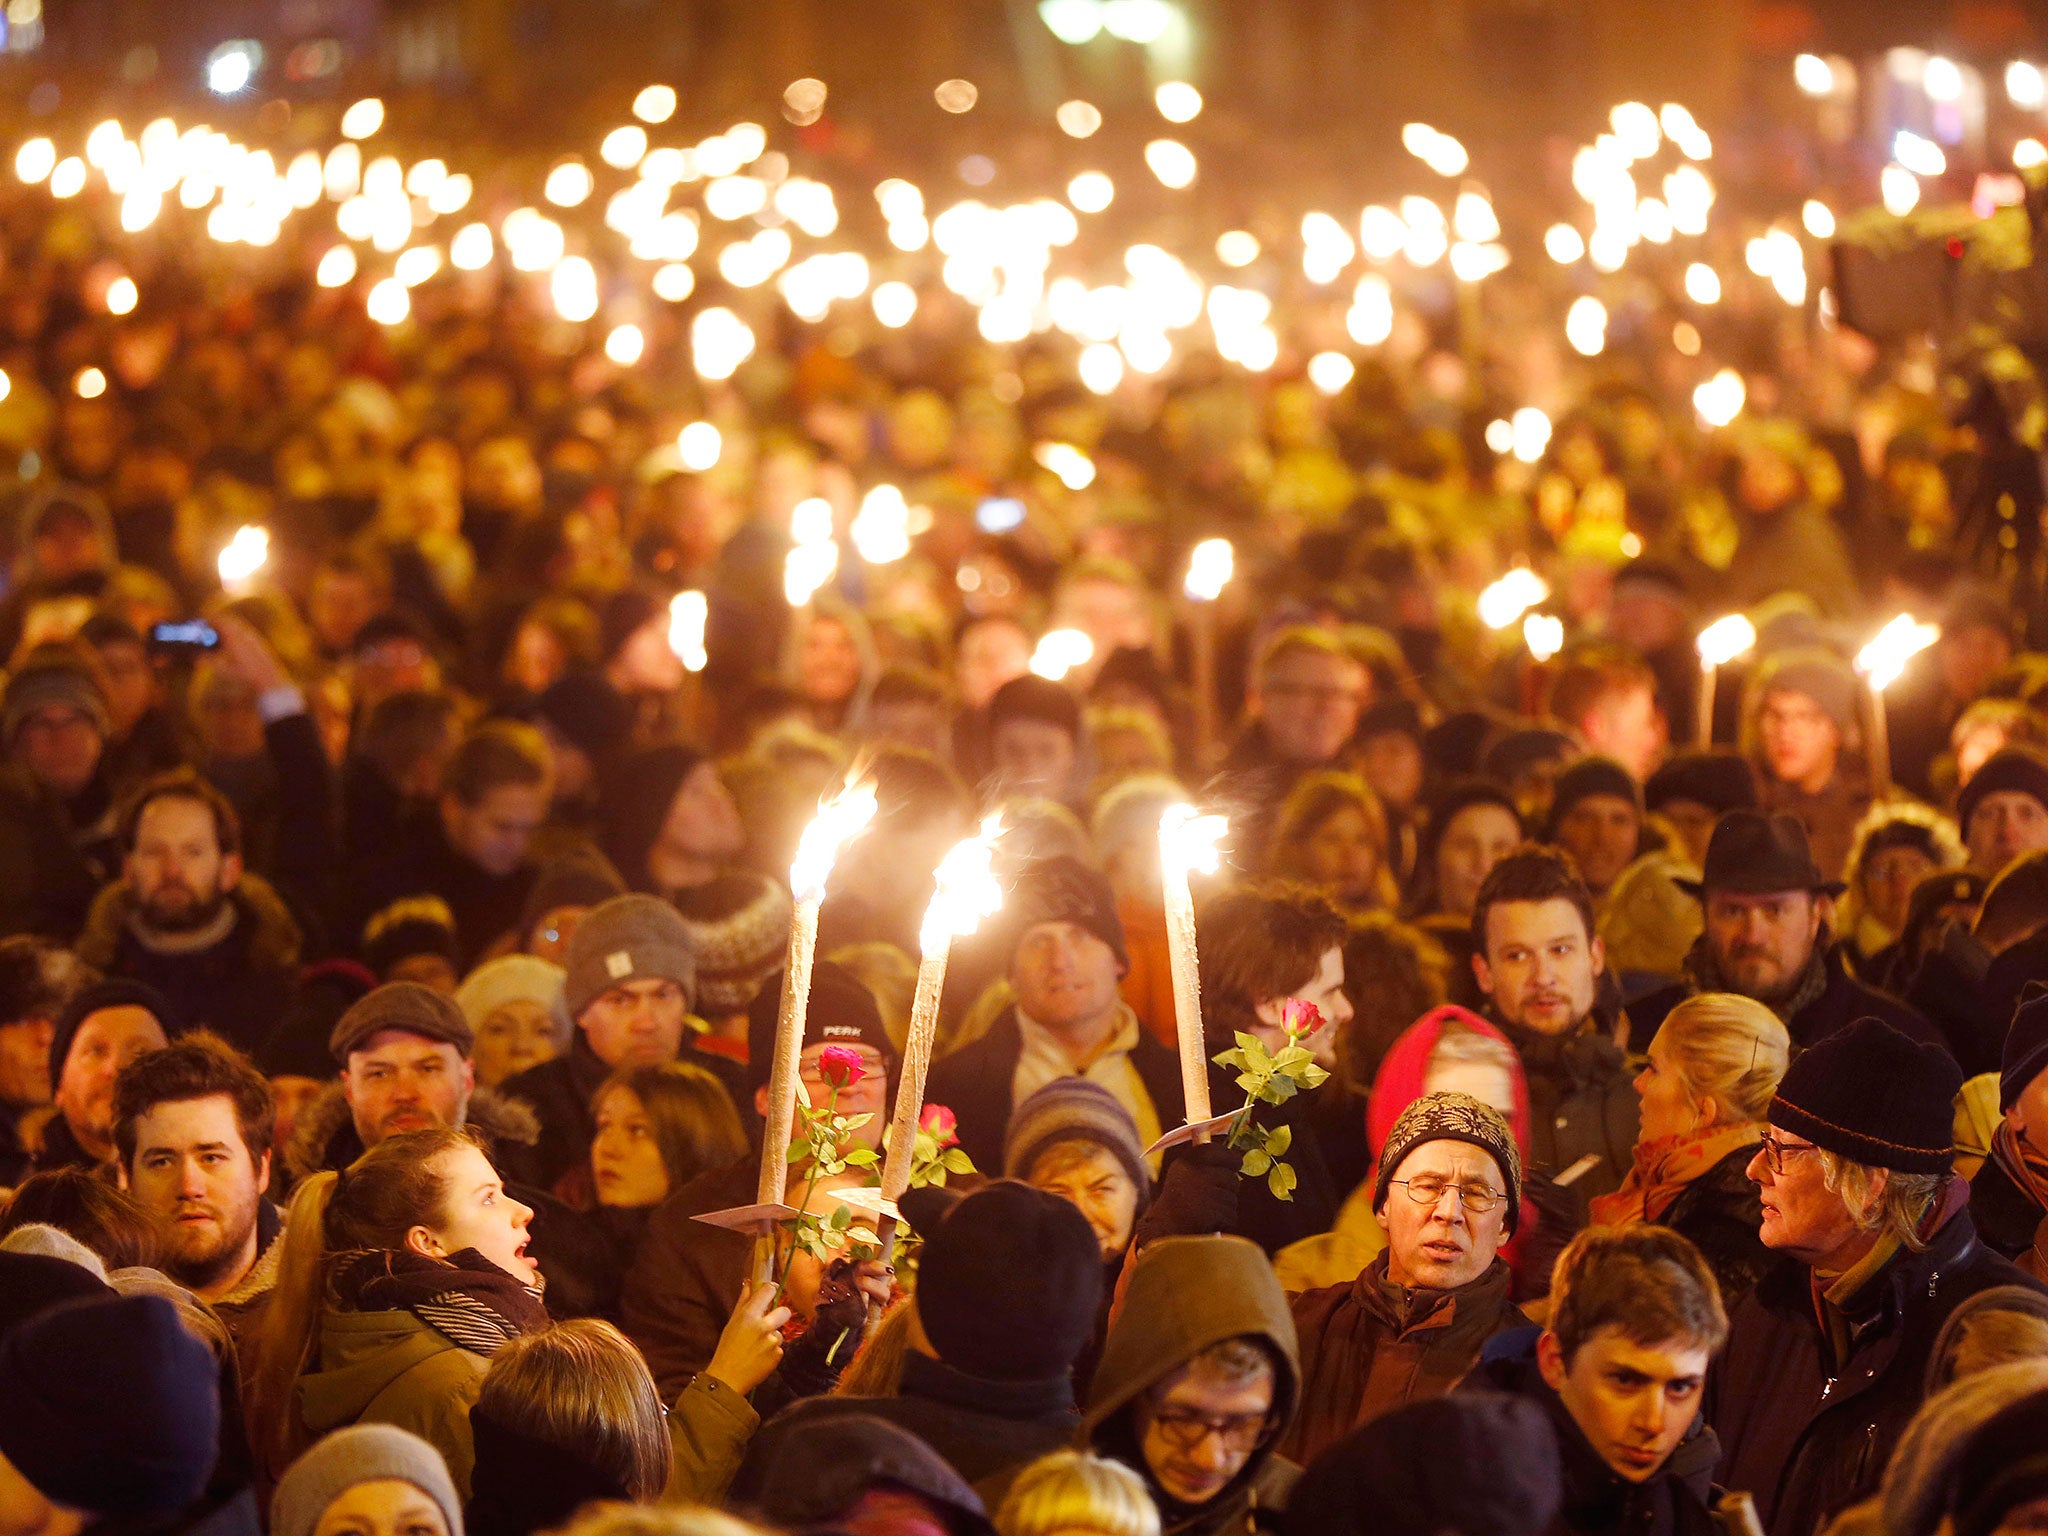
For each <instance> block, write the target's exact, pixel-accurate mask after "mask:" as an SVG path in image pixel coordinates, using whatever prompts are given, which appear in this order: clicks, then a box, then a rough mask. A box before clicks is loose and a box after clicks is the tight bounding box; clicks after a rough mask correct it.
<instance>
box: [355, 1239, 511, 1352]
mask: <svg viewBox="0 0 2048 1536" xmlns="http://www.w3.org/2000/svg"><path fill="white" fill-rule="evenodd" d="M334 1298H335V1301H336V1302H337V1303H338V1304H339V1305H340V1306H342V1307H344V1308H346V1309H347V1310H349V1311H354V1312H381V1311H403V1312H410V1313H411V1314H412V1315H413V1316H414V1317H416V1318H418V1319H419V1320H420V1321H421V1322H423V1323H425V1324H426V1325H427V1326H428V1327H430V1328H432V1329H434V1330H435V1331H436V1332H439V1333H442V1334H445V1335H447V1337H449V1338H450V1339H453V1340H454V1341H455V1342H456V1343H457V1344H459V1345H461V1346H462V1347H463V1348H464V1349H467V1350H473V1351H474V1352H475V1353H477V1354H479V1355H494V1354H496V1353H497V1352H498V1351H499V1350H500V1349H501V1348H503V1347H504V1346H505V1345H506V1344H508V1343H510V1342H511V1341H512V1340H513V1339H516V1338H519V1337H520V1336H521V1335H523V1334H528V1333H537V1332H538V1331H540V1330H541V1329H543V1328H545V1327H546V1326H547V1325H548V1314H547V1309H546V1308H545V1307H543V1306H542V1305H541V1301H540V1291H539V1289H538V1288H537V1287H534V1286H528V1285H523V1284H521V1283H520V1282H519V1281H518V1280H517V1279H515V1278H514V1277H513V1276H511V1275H510V1274H507V1273H506V1272H505V1271H504V1270H502V1269H500V1268H499V1267H498V1266H497V1265H495V1264H493V1263H492V1262H491V1261H490V1260H489V1259H487V1258H485V1257H484V1256H483V1255H482V1254H481V1253H479V1252H477V1251H476V1249H474V1248H463V1249H459V1250H457V1251H456V1252H454V1253H451V1254H450V1255H448V1257H447V1258H445V1259H432V1258H428V1257H427V1256H426V1255H425V1254H423V1253H414V1252H413V1251H412V1250H411V1249H409V1248H401V1249H391V1248H374V1249H366V1250H363V1251H360V1252H357V1253H351V1254H343V1255H341V1257H340V1259H339V1261H338V1264H337V1266H336V1269H335V1274H334Z"/></svg>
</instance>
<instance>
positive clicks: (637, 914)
mask: <svg viewBox="0 0 2048 1536" xmlns="http://www.w3.org/2000/svg"><path fill="white" fill-rule="evenodd" d="M568 962H569V965H568V970H569V973H568V976H567V978H566V979H565V980H564V981H563V983H562V1000H563V1002H564V1003H565V1004H566V1005H567V1007H568V1010H569V1017H570V1018H572V1019H580V1018H582V1017H583V1010H584V1009H586V1008H588V1007H589V1006H590V1005H591V1004H592V1003H594V1002H596V1001H597V1000H598V999H599V998H600V997H602V996H604V994H605V993H607V992H609V991H610V990H611V989H612V988H613V987H619V986H624V985H625V984H626V983H627V982H631V981H672V982H674V983H675V984H676V985H677V986H679V987H681V988H682V989H683V995H684V996H685V997H686V998H694V997H695V996H696V991H697V957H696V955H695V954H694V953H693V952H692V950H691V947H690V931H689V930H688V929H687V928H685V927H684V926H683V920H682V918H680V917H678V916H677V915H676V909H675V908H674V907H672V906H670V905H669V904H668V903H667V902H665V901H663V900H661V899H660V898H659V897H657V896H642V895H639V894H638V893H629V894H627V895H625V896H614V897H613V898H612V899H611V900H610V901H607V902H605V903H604V904H603V905H602V906H597V907H592V908H591V909H590V911H588V912H587V913H585V914H584V917H583V921H582V922H580V923H578V924H577V925H576V931H575V933H574V934H572V935H570V938H569V954H568Z"/></svg>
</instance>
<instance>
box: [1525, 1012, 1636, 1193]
mask: <svg viewBox="0 0 2048 1536" xmlns="http://www.w3.org/2000/svg"><path fill="white" fill-rule="evenodd" d="M1492 1022H1493V1023H1494V1025H1495V1026H1496V1027H1497V1028H1499V1029H1500V1031H1501V1032H1502V1033H1503V1034H1505V1035H1506V1036H1507V1037H1508V1042H1509V1044H1511V1045H1513V1046H1514V1048H1515V1053H1516V1054H1517V1055H1518V1056H1520V1057H1521V1058H1522V1071H1523V1072H1524V1074H1526V1076H1527V1077H1528V1081H1529V1141H1530V1149H1529V1150H1530V1159H1529V1165H1530V1167H1531V1168H1532V1169H1534V1170H1535V1171H1536V1172H1539V1173H1542V1174H1544V1175H1545V1176H1546V1177H1548V1178H1550V1179H1551V1180H1552V1181H1555V1180H1556V1179H1557V1176H1558V1175H1559V1174H1561V1173H1563V1172H1564V1171H1565V1170H1566V1169H1568V1168H1571V1167H1572V1166H1574V1165H1575V1164H1577V1163H1578V1162H1579V1161H1580V1159H1582V1158H1586V1157H1592V1158H1594V1159H1595V1162H1594V1164H1593V1166H1592V1167H1591V1168H1589V1169H1587V1170H1586V1171H1585V1172H1584V1173H1582V1174H1580V1175H1579V1176H1578V1177H1577V1178H1575V1179H1573V1180H1572V1181H1571V1183H1570V1184H1568V1185H1564V1186H1562V1187H1561V1191H1560V1192H1561V1193H1562V1194H1563V1195H1564V1197H1565V1199H1564V1202H1563V1203H1564V1205H1565V1206H1566V1207H1567V1208H1568V1210H1569V1213H1570V1222H1569V1225H1570V1229H1571V1230H1572V1231H1577V1230H1578V1229H1579V1228H1580V1227H1583V1226H1584V1225H1585V1224H1586V1202H1587V1201H1589V1200H1591V1199H1592V1198H1593V1197H1594V1196H1596V1195H1606V1194H1612V1193H1613V1192H1614V1191H1615V1190H1617V1189H1619V1188H1620V1187H1621V1181H1622V1180H1623V1179H1625V1178H1627V1177H1628V1171H1629V1169H1630V1168H1631V1167H1633V1166H1634V1163H1635V1145H1636V1127H1637V1125H1638V1123H1639V1122H1640V1120H1641V1116H1642V1100H1640V1099H1639V1098H1637V1097H1636V1091H1635V1086H1634V1084H1635V1075H1636V1069H1635V1067H1634V1065H1633V1064H1631V1062H1630V1061H1629V1059H1628V1055H1627V1053H1626V1052H1624V1051H1623V1050H1622V1048H1621V1047H1620V1046H1618V1045H1616V1044H1615V1043H1614V1041H1613V1039H1612V1038H1611V1037H1609V1036H1608V1035H1607V1034H1606V1033H1604V1032H1602V1031H1601V1030H1600V1028H1599V1027H1598V1026H1597V1025H1589V1027H1588V1028H1586V1029H1585V1030H1584V1031H1583V1032H1581V1033H1579V1034H1576V1035H1572V1036H1570V1037H1568V1038H1567V1037H1561V1036H1556V1035H1539V1034H1535V1033H1534V1032H1532V1031H1530V1030H1526V1029H1522V1028H1520V1027H1518V1026H1516V1025H1513V1024H1508V1023H1504V1022H1503V1021H1501V1020H1500V1019H1498V1018H1495V1019H1493V1021H1492Z"/></svg>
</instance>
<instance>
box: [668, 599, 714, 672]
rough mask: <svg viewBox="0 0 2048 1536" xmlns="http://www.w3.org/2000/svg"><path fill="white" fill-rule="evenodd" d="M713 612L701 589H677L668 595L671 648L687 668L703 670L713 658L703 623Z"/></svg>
mask: <svg viewBox="0 0 2048 1536" xmlns="http://www.w3.org/2000/svg"><path fill="white" fill-rule="evenodd" d="M710 612H711V611H710V605H709V604H708V603H707V602H706V601H705V598H704V594H703V593H702V592H678V593H677V594H676V595H675V596H674V597H673V598H671V599H669V605H668V648H669V649H670V650H672V651H674V652H675V653H676V660H677V661H680V662H681V663H682V664H683V667H684V669H685V670H687V671H690V672H702V671H703V670H704V664H705V662H706V661H708V660H709V659H710V658H709V657H708V656H707V655H706V654H705V651H704V624H705V621H706V620H707V619H708V618H709V617H710Z"/></svg>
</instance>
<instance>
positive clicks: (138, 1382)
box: [0, 1296, 310, 1529]
mask: <svg viewBox="0 0 2048 1536" xmlns="http://www.w3.org/2000/svg"><path fill="white" fill-rule="evenodd" d="M219 1380H220V1372H219V1371H218V1369H217V1368H216V1367H215V1365H214V1360H213V1356H212V1355H211V1354H210V1353H209V1352H208V1351H207V1348H206V1346H205V1345H204V1344H202V1343H200V1342H199V1340H198V1339H197V1338H195V1337H193V1335H192V1334H191V1333H189V1332H187V1331H186V1328H185V1325H184V1324H183V1323H181V1322H179V1321H178V1311H177V1308H175V1307H173V1306H172V1305H171V1304H170V1303H169V1302H167V1301H165V1300H164V1299H163V1298H162V1297H160V1296H110V1297H106V1298H103V1299H84V1300H77V1301H66V1302H60V1303H58V1304H57V1305H56V1306H53V1307H50V1308H49V1309H48V1310H46V1311H43V1312H40V1313H38V1314H37V1315H35V1316H34V1317H32V1318H30V1319H29V1320H28V1321H26V1322H24V1323H21V1324H19V1325H17V1326H16V1327H15V1328H14V1329H13V1330H12V1331H11V1332H9V1333H8V1334H7V1335H6V1336H5V1337H4V1338H0V1456H5V1457H6V1458H7V1460H8V1461H10V1462H12V1463H13V1465H14V1468H15V1470H16V1471H18V1472H19V1473H20V1474H21V1475H22V1476H23V1477H24V1478H26V1479H27V1481H28V1483H29V1485H30V1486H31V1487H33V1488H34V1489H35V1490H36V1491H37V1492H38V1493H40V1494H42V1495H43V1496H44V1497H45V1498H47V1499H49V1500H51V1501H52V1502H53V1503H57V1504H65V1505H69V1506H70V1507H71V1508H73V1509H82V1510H85V1511H87V1512H89V1513H91V1514H94V1515H99V1516H102V1517H122V1516H149V1515H157V1516H161V1515H169V1514H175V1513H176V1512H177V1511H179V1510H181V1509H184V1508H185V1507H186V1506H187V1505H189V1504H191V1503H192V1502H193V1501H194V1500H195V1499H197V1498H198V1497H199V1495H200V1494H201V1493H202V1492H204V1491H205V1488H206V1484H207V1479H208V1478H210V1477H211V1476H212V1475H213V1467H214V1462H215V1459H216V1458H217V1457H218V1455H219V1450H220V1447H219V1444H218V1442H219V1438H220V1387H219ZM309 1529H310V1527H309Z"/></svg>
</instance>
